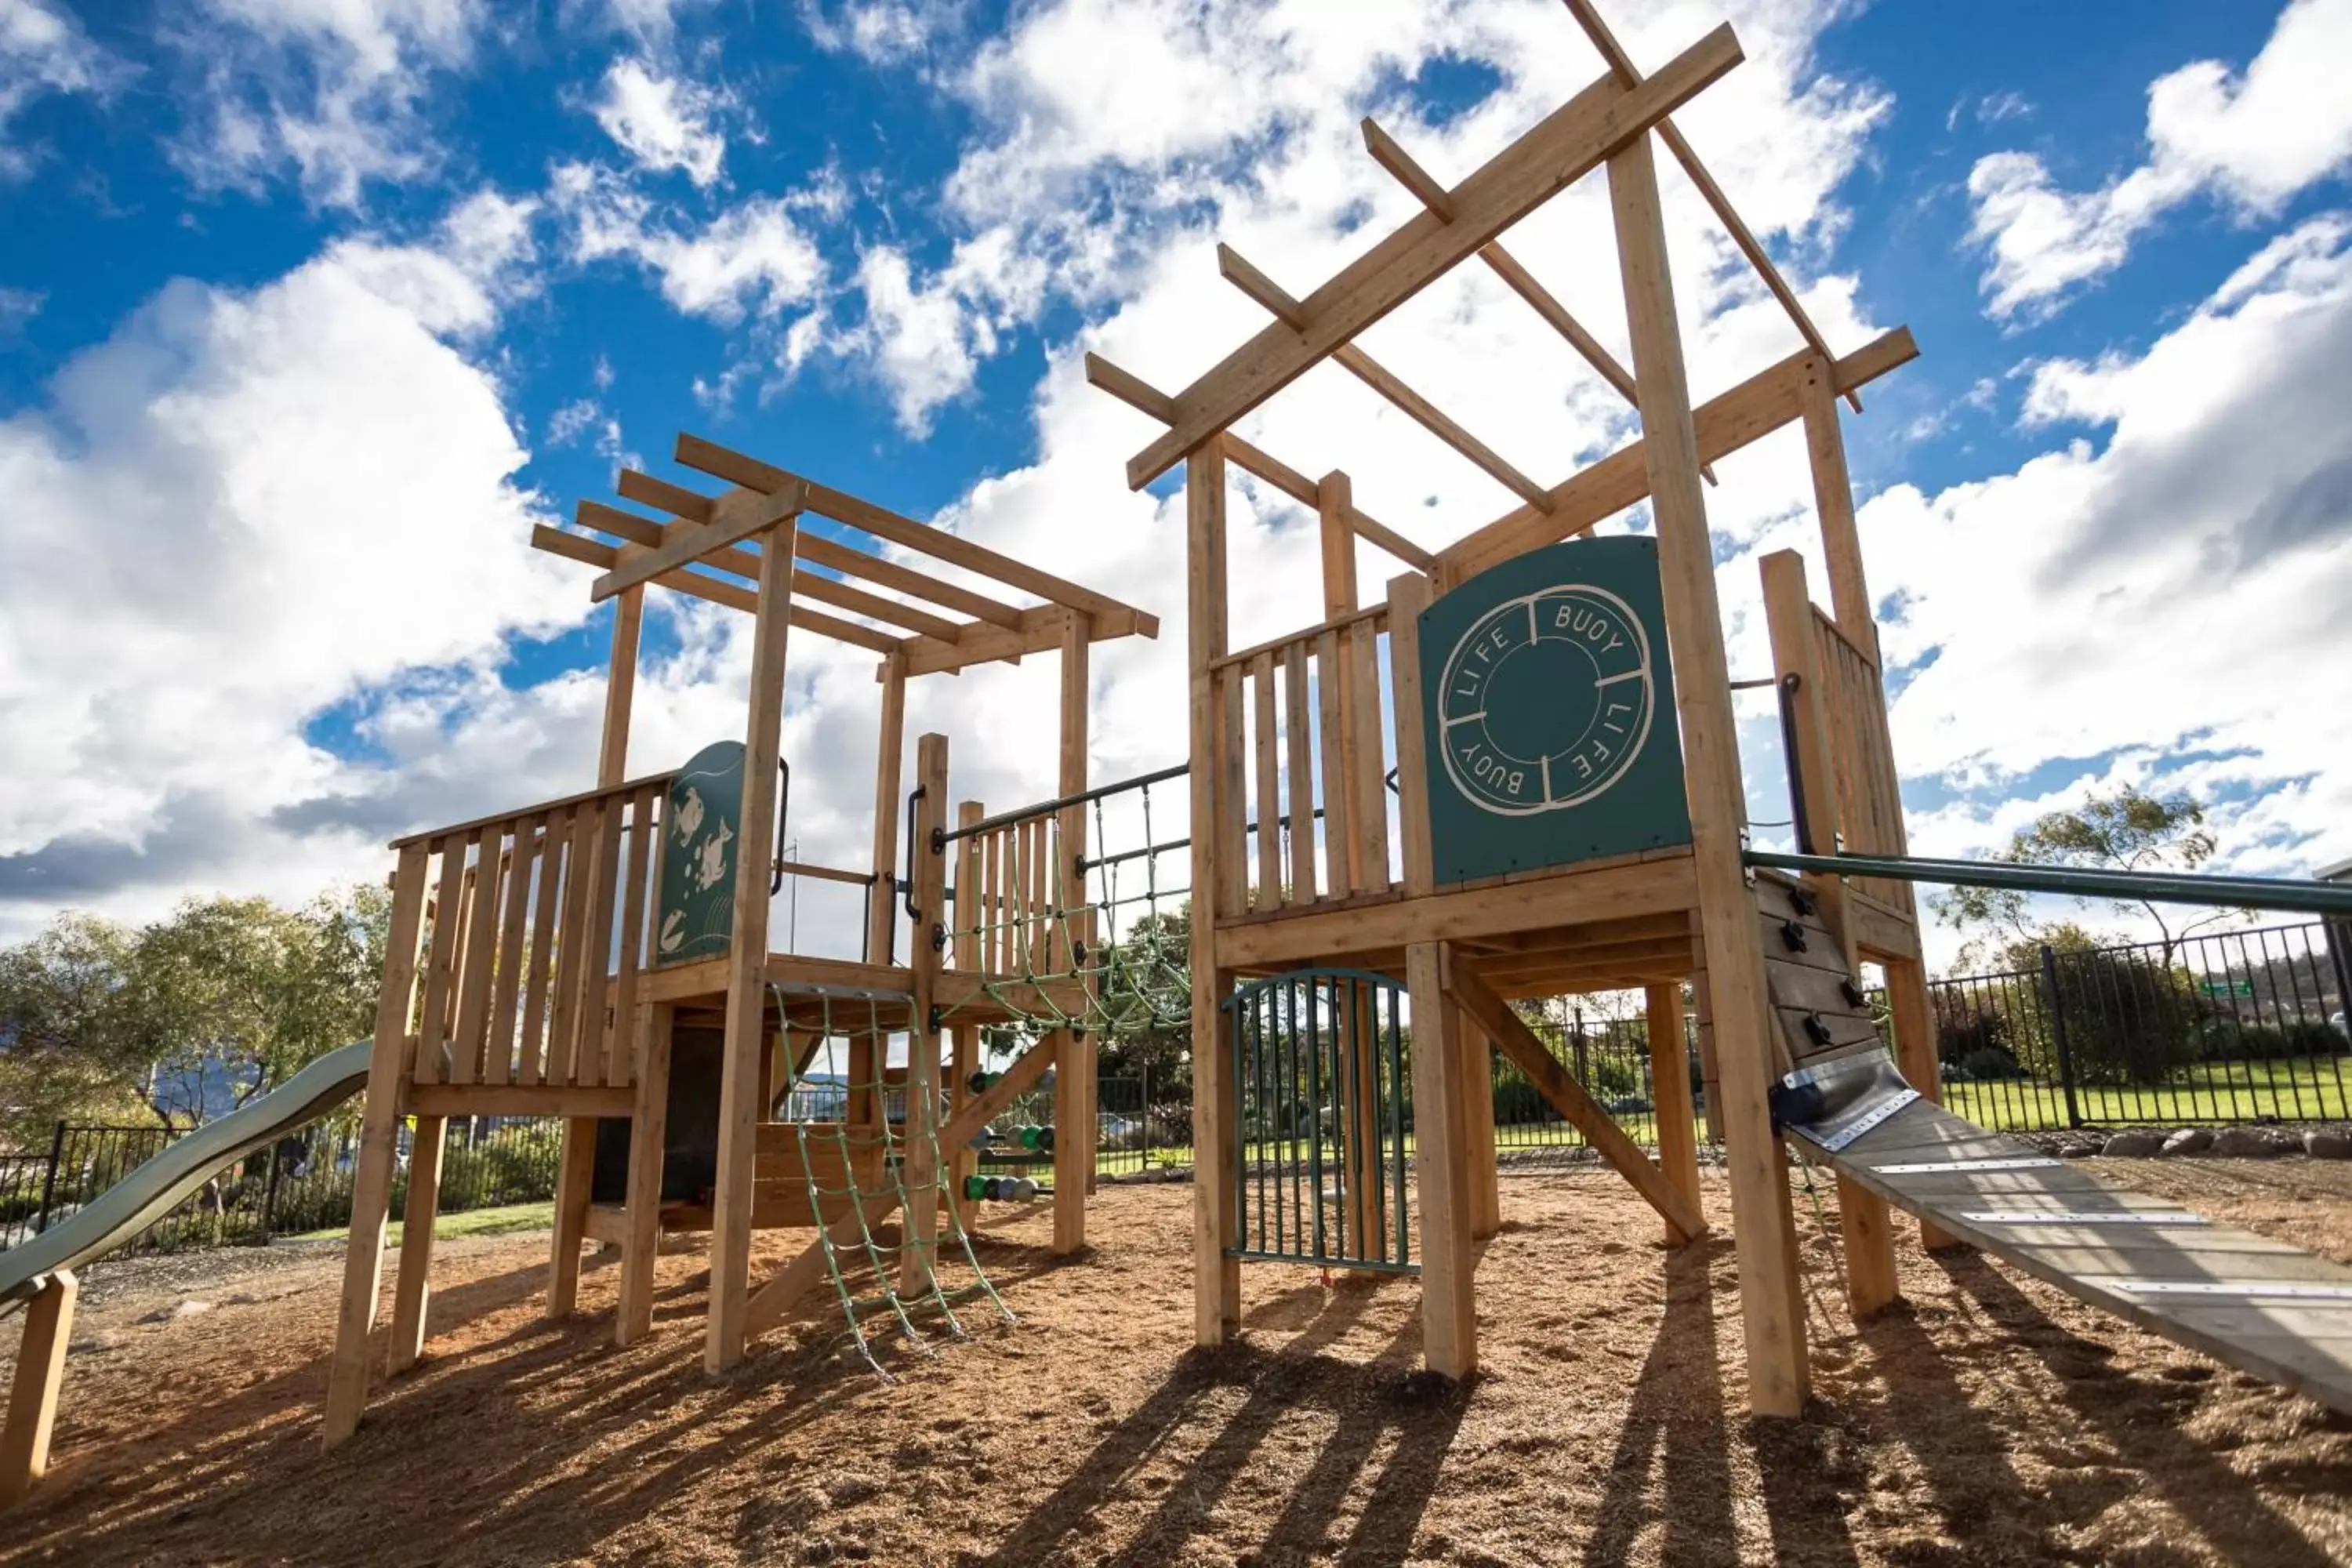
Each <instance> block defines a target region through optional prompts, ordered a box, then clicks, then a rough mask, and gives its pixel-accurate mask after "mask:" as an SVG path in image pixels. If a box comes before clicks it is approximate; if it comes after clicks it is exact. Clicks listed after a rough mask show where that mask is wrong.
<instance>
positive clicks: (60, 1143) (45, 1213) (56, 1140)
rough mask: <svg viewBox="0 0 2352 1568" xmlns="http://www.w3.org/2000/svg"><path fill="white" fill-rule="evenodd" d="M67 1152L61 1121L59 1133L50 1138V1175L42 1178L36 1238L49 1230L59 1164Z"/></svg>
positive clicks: (34, 1229) (64, 1132)
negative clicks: (50, 1206)
mask: <svg viewBox="0 0 2352 1568" xmlns="http://www.w3.org/2000/svg"><path fill="white" fill-rule="evenodd" d="M65 1152H66V1124H65V1123H64V1122H62V1121H60V1122H58V1130H57V1131H56V1132H55V1133H53V1134H51V1135H50V1138H49V1170H48V1173H47V1175H45V1176H43V1177H42V1178H41V1215H40V1217H39V1218H38V1219H37V1220H35V1221H34V1222H33V1234H34V1235H35V1236H38V1235H40V1234H41V1232H43V1231H45V1230H47V1229H48V1228H49V1201H50V1200H51V1199H52V1198H54V1197H56V1196H57V1192H58V1161H59V1160H61V1159H63V1158H64V1157H65Z"/></svg>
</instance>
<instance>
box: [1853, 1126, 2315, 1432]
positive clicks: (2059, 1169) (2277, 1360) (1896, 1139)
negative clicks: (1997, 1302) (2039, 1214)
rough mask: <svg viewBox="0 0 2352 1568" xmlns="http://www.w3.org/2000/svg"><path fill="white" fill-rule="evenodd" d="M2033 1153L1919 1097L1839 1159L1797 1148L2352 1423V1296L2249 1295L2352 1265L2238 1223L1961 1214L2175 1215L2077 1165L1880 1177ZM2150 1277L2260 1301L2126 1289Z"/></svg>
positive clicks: (2040, 1273) (1997, 1253)
mask: <svg viewBox="0 0 2352 1568" xmlns="http://www.w3.org/2000/svg"><path fill="white" fill-rule="evenodd" d="M2037 1152H2038V1151H2035V1150H2033V1149H2032V1148H2031V1147H2030V1146H2028V1145H2027V1144H2025V1143H2022V1142H2016V1141H2013V1140H2010V1139H2005V1138H2001V1137H2000V1136H1999V1135H1997V1134H1994V1133H1990V1132H1988V1131H1985V1130H1984V1129H1982V1128H1980V1127H1978V1126H1976V1125H1975V1124H1973V1123H1971V1122H1969V1121H1964V1120H1963V1119H1961V1118H1960V1117H1958V1116H1955V1115H1953V1114H1952V1113H1951V1112H1949V1111H1948V1110H1944V1109H1943V1108H1942V1107H1941V1106H1938V1105H1935V1104H1932V1103H1930V1102H1928V1101H1927V1100H1919V1101H1916V1102H1914V1103H1913V1104H1910V1105H1907V1106H1906V1107H1904V1108H1903V1109H1902V1110H1899V1111H1897V1112H1896V1113H1895V1115H1894V1116H1892V1117H1890V1118H1889V1119H1888V1120H1887V1121H1885V1122H1884V1123H1882V1124H1880V1125H1879V1126H1877V1127H1875V1128H1873V1129H1872V1130H1871V1131H1869V1132H1866V1133H1864V1135H1863V1136H1862V1137H1861V1138H1858V1139H1856V1140H1855V1141H1854V1142H1853V1143H1852V1144H1851V1145H1849V1146H1848V1147H1847V1148H1846V1149H1844V1150H1843V1151H1842V1152H1838V1153H1836V1154H1831V1155H1827V1156H1823V1155H1822V1154H1821V1153H1820V1152H1817V1151H1813V1150H1811V1149H1809V1150H1807V1153H1808V1155H1809V1156H1810V1157H1811V1158H1815V1159H1822V1158H1826V1159H1827V1162H1828V1163H1829V1164H1830V1165H1831V1166H1832V1168H1833V1169H1834V1170H1836V1171H1837V1172H1838V1173H1840V1174H1841V1175H1844V1176H1849V1177H1851V1178H1853V1180H1855V1181H1857V1182H1859V1183H1860V1184H1862V1185H1863V1186H1864V1187H1866V1188H1868V1189H1869V1190H1871V1191H1872V1192H1874V1193H1876V1194H1879V1195H1880V1196H1881V1197H1884V1198H1885V1199H1886V1200H1887V1201H1888V1202H1889V1203H1891V1204H1893V1205H1895V1206H1896V1207H1898V1208H1901V1209H1903V1210H1905V1211H1906V1213H1909V1214H1913V1215H1918V1216H1919V1217H1921V1218H1923V1219H1927V1220H1929V1221H1931V1222H1932V1223H1934V1224H1935V1225H1937V1226H1939V1227H1941V1228H1942V1229H1944V1230H1947V1231H1948V1232H1950V1233H1951V1234H1953V1235H1955V1236H1958V1237H1961V1238H1963V1239H1964V1240H1967V1241H1969V1243H1971V1244H1973V1245H1974V1246H1976V1247H1979V1248H1981V1249H1982V1250H1984V1251H1985V1252H1987V1253H1990V1254H1991V1255H1992V1256H1993V1257H1995V1258H2001V1259H2003V1260H2004V1261H2006V1262H2009V1263H2011V1264H2012V1265H2014V1266H2015V1267H2017V1268H2020V1269H2022V1270H2023V1271H2024V1272H2026V1273H2028V1274H2030V1275H2032V1276H2033V1277H2034V1278H2035V1279H2041V1280H2042V1281H2044V1282H2045V1283H2047V1284H2050V1285H2053V1286H2055V1287H2057V1288H2058V1289H2062V1290H2064V1291H2065V1292H2067V1293H2068V1294H2069V1295H2071V1296H2074V1298H2076V1299H2077V1300H2082V1301H2084V1302H2087V1303H2089V1304H2090V1305H2092V1306H2094V1307H2097V1308H2099V1309H2101V1310H2105V1311H2108V1312H2112V1313H2114V1314H2115V1315H2116V1316H2117V1317H2120V1318H2122V1319H2124V1320H2126V1321H2128V1322H2131V1323H2134V1324H2136V1325H2137V1326H2138V1327H2141V1328H2144V1329H2147V1330H2148V1331H2151V1332H2154V1333H2158V1334H2162V1335H2164V1336H2166V1337H2167V1338H2168V1339H2172V1340H2174V1341H2177V1342H2179V1343H2181V1344H2184V1345H2187V1346H2188V1347H2189V1348H2190V1349H2191V1350H2195V1351H2198V1352H2201V1353H2203V1354H2206V1355H2210V1356H2211V1357H2213V1358H2214V1359H2215V1360H2217V1361H2220V1362H2221V1363H2225V1364H2227V1365H2230V1366H2233V1367H2236V1368H2239V1369H2240V1370H2242V1371H2244V1372H2249V1373H2253V1374H2254V1375H2256V1376H2258V1377H2263V1378H2266V1379H2269V1380H2270V1381H2272V1382H2274V1383H2279V1384H2284V1385H2285V1386H2287V1387H2290V1388H2293V1389H2294V1390H2295V1391H2296V1392H2298V1393H2300V1394H2307V1395H2309V1396H2310V1397H2311V1398H2313V1399H2315V1400H2318V1401H2320V1402H2321V1403H2323V1404H2326V1405H2332V1406H2334V1407H2335V1408H2336V1409H2337V1410H2341V1411H2346V1412H2347V1413H2352V1300H2346V1301H2343V1302H2340V1303H2338V1302H2334V1301H2328V1300H2314V1299H2310V1298H2303V1299H2296V1298H2293V1297H2276V1298H2272V1299H2269V1300H2265V1299H2263V1297H2262V1296H2261V1295H2260V1294H2259V1291H2260V1289H2261V1288H2262V1287H2263V1286H2264V1285H2269V1286H2273V1287H2287V1288H2292V1287H2294V1286H2299V1285H2301V1286H2308V1285H2330V1286H2343V1287H2345V1288H2346V1289H2348V1290H2352V1268H2345V1267H2343V1266H2342V1265H2340V1264H2337V1263H2334V1262H2331V1261H2330V1260H2328V1259H2326V1258H2320V1257H2317V1256H2315V1255H2314V1254H2311V1253H2308V1252H2305V1251H2304V1250H2302V1249H2301V1248H2299V1247H2294V1246H2291V1245H2290V1244H2288V1243H2285V1242H2282V1241H2278V1240H2275V1239H2273V1238H2272V1237H2263V1236H2257V1235H2255V1234H2254V1233H2253V1232H2251V1231H2246V1230H2241V1229H2239V1228H2237V1227H2236V1226H2225V1225H2214V1224H2210V1223H2209V1224H2205V1225H2186V1224H2176V1225H2100V1224H2097V1223H2095V1222H2094V1223H2088V1224H2076V1225H2073V1226H2065V1225H2042V1224H2031V1223H2028V1224H2003V1223H2000V1222H1998V1221H1976V1220H1971V1219H1969V1218H1968V1217H1967V1216H1968V1215H1970V1214H1975V1213H1983V1212H1988V1211H1990V1212H2008V1211H2031V1210H2043V1211H2048V1212H2052V1213H2074V1212H2085V1213H2089V1212H2105V1213H2124V1212H2142V1213H2148V1212H2162V1213H2179V1212H2181V1209H2182V1205H2180V1204H2179V1203H2177V1202H2171V1201H2168V1200H2163V1199H2158V1198H2152V1197H2148V1196H2147V1195H2146V1194H2139V1193H2133V1192H2128V1191H2126V1190H2123V1189H2121V1188H2116V1187H2111V1186H2109V1185H2107V1184H2105V1182H2104V1181H2102V1180H2100V1179H2099V1177H2098V1176H2097V1175H2096V1174H2095V1173H2093V1172H2091V1171H2089V1170H2086V1169H2084V1167H2083V1166H2082V1165H2081V1164H2078V1163H2062V1164H2054V1165H2044V1166H2035V1167H2029V1168H2022V1169H2014V1170H2008V1171H1984V1170H1977V1171H1968V1170H1958V1169H1942V1170H1937V1171H1927V1172H1891V1173H1890V1172H1887V1171H1883V1170H1880V1169H1878V1167H1880V1166H1885V1165H1906V1164H1924V1163H1945V1162H1948V1161H1954V1160H1963V1159H1986V1158H1996V1159H1997V1158H2004V1157H2008V1156H2011V1155H2015V1156H2019V1157H2023V1156H2030V1155H2033V1154H2035V1153H2037ZM2151 1281H2152V1282H2187V1283H2193V1284H2207V1283H2217V1284H2235V1285H2248V1286H2252V1287H2253V1288H2254V1289H2255V1290H2256V1291H2257V1294H2255V1295H2253V1296H2251V1297H2247V1298H2238V1297H2234V1296H2231V1295H2215V1294H2206V1293H2181V1294H2167V1293H2162V1292H2148V1291H2139V1292H2135V1291H2132V1290H2130V1289H2126V1287H2128V1286H2129V1285H2131V1284H2133V1283H2136V1282H2151Z"/></svg>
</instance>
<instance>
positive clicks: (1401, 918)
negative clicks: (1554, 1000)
mask: <svg viewBox="0 0 2352 1568" xmlns="http://www.w3.org/2000/svg"><path fill="white" fill-rule="evenodd" d="M1697 901H1698V900H1697V891H1696V883H1695V882H1694V881H1693V879H1692V875H1691V863H1690V857H1688V856H1687V855H1678V856H1674V857H1670V858H1664V859H1659V860H1649V861H1642V862H1637V863H1634V864H1631V865H1626V866H1620V867H1614V868H1611V869H1608V870H1605V871H1584V872H1578V873H1573V874H1570V875H1565V876H1559V877H1552V878H1548V879H1541V880H1538V881H1531V882H1520V883H1513V884H1509V885H1507V886H1504V887H1500V888H1471V889H1460V890H1455V891H1447V892H1440V893H1433V894H1432V895H1431V896H1429V897H1428V898H1425V899H1412V900H1403V899H1391V900H1388V901H1385V902H1381V903H1375V904H1370V905H1366V906H1360V907H1357V908H1351V909H1338V910H1328V911H1321V912H1317V913H1313V914H1303V915H1294V916H1290V917H1288V918H1286V919H1282V920H1275V921H1238V922H1227V923H1225V924H1223V925H1222V926H1221V927H1220V928H1219V929H1218V931H1217V933H1216V962H1217V963H1219V964H1221V965H1223V966H1224V967H1226V968H1229V969H1244V968H1255V967H1258V966H1261V965H1265V964H1271V963H1296V962H1300V961H1304V960H1308V959H1314V958H1317V957H1319V956H1321V955H1323V954H1327V953H1346V952H1370V951H1372V950H1374V949H1382V948H1395V947H1405V946H1410V945H1411V944H1412V943H1413V942H1447V941H1453V940H1455V939H1457V938H1466V937H1476V936H1484V935H1486V934H1488V933H1490V932H1494V931H1527V930H1529V929H1531V928H1534V927H1538V926H1547V925H1570V924H1574V923H1577V922H1580V921H1593V920H1601V919H1605V918H1608V917H1610V916H1612V915H1643V914H1657V913H1661V912H1663V911H1664V910H1687V909H1691V908H1693V907H1695V906H1696V903H1697Z"/></svg>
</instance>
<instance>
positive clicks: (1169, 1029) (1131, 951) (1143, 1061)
mask: <svg viewBox="0 0 2352 1568" xmlns="http://www.w3.org/2000/svg"><path fill="white" fill-rule="evenodd" d="M1101 963H1102V977H1101V979H1102V983H1101V985H1100V988H1099V992H1100V1002H1099V1004H1098V1005H1099V1007H1100V1012H1101V1019H1102V1029H1101V1037H1100V1039H1099V1040H1098V1041H1097V1051H1098V1054H1099V1058H1100V1060H1101V1063H1102V1068H1101V1070H1102V1073H1103V1076H1104V1077H1106V1078H1140V1077H1144V1076H1146V1075H1147V1074H1148V1075H1149V1077H1150V1082H1151V1093H1152V1098H1153V1099H1154V1100H1181V1099H1183V1098H1185V1097H1187V1096H1189V1095H1190V1094H1191V1093H1192V905H1191V902H1190V901H1189V900H1187V901H1186V902H1185V903H1184V904H1182V905H1181V906H1179V907H1178V908H1177V909H1176V910H1173V911H1166V910H1160V911H1155V912H1153V913H1151V914H1149V915H1146V916H1144V917H1143V918H1142V919H1140V920H1138V921H1134V922H1133V923H1131V924H1130V925H1129V927H1128V929H1127V931H1126V932H1125V933H1124V934H1123V936H1122V937H1121V939H1120V940H1119V941H1118V942H1113V943H1110V944H1108V946H1107V947H1106V948H1105V949H1104V950H1103V953H1102V959H1101Z"/></svg>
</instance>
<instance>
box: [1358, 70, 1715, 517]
mask: <svg viewBox="0 0 2352 1568" xmlns="http://www.w3.org/2000/svg"><path fill="white" fill-rule="evenodd" d="M1363 132H1364V150H1365V151H1366V152H1368V153H1370V154H1371V155H1372V162H1374V163H1378V164H1379V165H1380V166H1381V168H1383V169H1386V170H1387V171H1388V172H1389V173H1390V174H1391V175H1392V176H1394V177H1395V179H1396V182H1397V184H1401V185H1402V186H1403V187H1404V188H1405V189H1406V190H1408V191H1410V192H1412V195H1413V196H1414V197H1415V198H1416V199H1418V200H1419V201H1420V203H1421V205H1423V206H1425V207H1427V208H1428V209H1429V210H1430V211H1431V212H1433V213H1435V214H1436V215H1437V216H1439V217H1441V218H1445V219H1447V220H1449V221H1450V220H1451V219H1452V217H1453V216H1454V202H1453V199H1452V198H1451V197H1449V196H1448V195H1446V194H1445V187H1444V185H1441V184H1438V183H1437V179H1436V177H1435V176H1434V175H1433V174H1430V172H1429V171H1428V170H1426V169H1424V168H1423V167H1422V166H1421V165H1420V164H1419V163H1415V162H1414V161H1413V157H1412V153H1407V152H1406V151H1405V150H1404V148H1403V147H1402V146H1401V145H1399V144H1398V142H1397V140H1396V138H1395V137H1393V136H1391V135H1390V134H1389V133H1388V132H1385V131H1383V130H1381V126H1380V122H1379V121H1376V120H1374V119H1372V117H1371V116H1370V115H1366V116H1365V117H1364V121H1363ZM1478 259H1479V260H1481V261H1483V262H1485V263H1486V266H1487V268H1488V269H1489V270H1491V271H1492V272H1493V273H1494V274H1495V276H1496V277H1497V278H1500V279H1502V280H1503V281H1504V282H1505V283H1506V284H1507V285H1509V287H1510V289H1511V291H1512V292H1513V293H1515V294H1517V295H1518V297H1519V298H1520V299H1522V300H1526V301H1527V302H1528V304H1529V305H1530V306H1532V307H1534V309H1535V312H1536V314H1537V315H1538V316H1541V317H1542V318H1543V319H1544V321H1546V322H1547V323H1548V324H1549V326H1550V327H1551V329H1552V330H1553V331H1556V332H1558V333H1559V335H1560V336H1561V337H1562V338H1565V339H1566V340H1567V341H1568V346H1569V347H1570V348H1572V349H1574V350H1575V351H1576V352H1577V353H1578V354H1579V355H1580V357H1581V358H1582V359H1583V361H1584V363H1586V364H1589V365H1591V367H1592V369H1593V372H1594V374H1598V375H1599V376H1600V377H1601V380H1603V381H1605V382H1607V383H1608V384H1610V385H1612V386H1613V387H1615V388H1616V389H1617V393H1618V395H1620V396H1622V398H1624V400H1625V401H1626V402H1627V403H1628V404H1630V405H1633V406H1634V407H1636V408H1638V407H1639V406H1641V400H1640V399H1639V398H1638V397H1637V396H1636V395H1635V394H1634V391H1633V373H1632V372H1631V371H1629V370H1627V369H1626V368H1625V367H1624V366H1623V365H1622V364H1620V363H1617V356H1616V355H1615V354H1612V353H1610V352H1609V351H1608V349H1607V348H1605V347H1604V346H1602V344H1601V340H1600V339H1598V338H1596V337H1594V336H1593V335H1592V334H1591V332H1589V331H1585V330H1584V323H1583V322H1581V321H1578V320H1577V319H1576V318H1575V317H1574V316H1572V315H1570V314H1569V310H1568V307H1567V306H1565V305H1563V304H1561V303H1560V302H1559V300H1558V299H1557V298H1555V297H1554V296H1553V294H1552V291H1551V290H1550V289H1547V288H1545V287H1544V286H1543V285H1542V284H1540V283H1538V282H1537V281H1536V279H1535V275H1534V274H1533V273H1531V272H1529V271H1528V269H1527V268H1525V267H1522V266H1521V265H1519V260H1518V258H1517V257H1515V256H1513V255H1512V254H1511V253H1510V252H1509V251H1507V250H1506V249H1504V248H1503V242H1502V241H1501V240H1499V239H1498V240H1496V241H1495V242H1494V243H1493V244H1491V245H1488V246H1486V247H1485V248H1484V249H1482V250H1480V251H1479V252H1478ZM1699 472H1700V473H1701V474H1702V475H1704V476H1705V477H1706V482H1707V483H1708V484H1714V483H1715V482H1716V479H1715V470H1714V468H1710V467H1708V466H1707V465H1706V464H1701V465H1700V466H1699Z"/></svg>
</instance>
